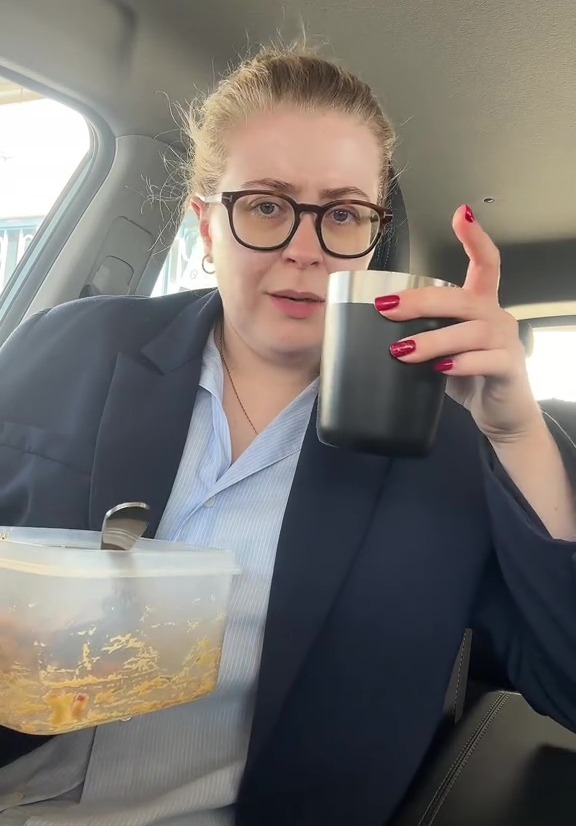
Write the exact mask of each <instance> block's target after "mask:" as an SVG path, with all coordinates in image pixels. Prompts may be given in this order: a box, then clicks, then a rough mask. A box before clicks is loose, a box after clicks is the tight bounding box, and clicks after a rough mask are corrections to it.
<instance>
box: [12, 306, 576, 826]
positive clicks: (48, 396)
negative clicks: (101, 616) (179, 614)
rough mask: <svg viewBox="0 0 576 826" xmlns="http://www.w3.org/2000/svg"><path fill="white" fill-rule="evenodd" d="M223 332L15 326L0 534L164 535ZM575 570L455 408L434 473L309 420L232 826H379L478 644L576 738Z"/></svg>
mask: <svg viewBox="0 0 576 826" xmlns="http://www.w3.org/2000/svg"><path fill="white" fill-rule="evenodd" d="M220 313H221V302H220V298H219V295H218V293H212V294H210V295H209V296H207V297H204V298H201V299H196V298H195V296H194V295H192V294H178V295H174V296H168V297H165V298H155V299H148V298H133V297H103V298H96V299H84V300H82V301H78V302H74V303H72V304H68V305H64V306H60V307H57V308H55V309H52V310H50V311H49V312H46V313H43V314H40V315H38V316H35V317H34V318H32V319H31V320H29V321H27V322H26V323H25V324H23V325H22V326H21V327H20V328H19V329H18V330H17V331H16V332H15V333H14V334H13V336H12V337H11V338H10V339H9V340H8V341H7V342H6V344H5V345H4V346H3V347H2V349H1V350H0V386H1V392H0V523H2V524H10V525H30V526H41V525H43V526H58V527H67V528H89V529H92V530H98V529H99V528H100V526H101V522H102V518H103V516H104V513H105V512H106V511H107V510H108V508H110V507H112V506H113V505H116V504H118V503H119V502H123V501H128V500H141V501H145V502H148V503H150V505H151V507H152V515H153V518H152V524H151V529H150V533H151V534H153V533H154V530H155V529H156V527H157V525H158V523H159V521H160V518H161V515H162V512H163V510H164V507H165V505H166V502H167V500H168V497H169V495H170V491H171V488H172V484H173V482H174V479H175V476H176V472H177V469H178V464H179V460H180V456H181V454H182V450H183V448H184V444H185V440H186V437H187V432H188V427H189V423H190V416H191V413H192V408H193V405H194V398H195V395H196V389H197V385H198V380H199V375H200V369H201V362H202V351H203V348H204V344H205V341H206V338H207V336H208V334H209V331H210V329H211V328H212V326H213V324H214V322H215V320H216V318H217V317H218V315H219V314H220ZM550 426H551V428H553V432H554V434H555V437H556V438H557V440H558V443H559V444H560V445H561V448H562V450H563V451H564V453H565V455H566V461H567V462H569V463H571V464H570V468H571V469H572V468H573V465H574V461H573V460H574V448H573V445H572V444H571V442H570V441H569V440H568V439H567V438H566V437H565V436H564V435H563V432H562V431H561V430H560V429H559V428H556V426H555V425H554V424H553V423H551V424H550ZM248 506H249V503H248ZM575 553H576V543H572V542H564V541H560V540H553V539H552V538H551V537H550V535H549V534H548V532H547V531H546V529H545V528H544V527H543V525H542V523H541V522H540V520H539V519H538V517H537V516H536V515H535V513H534V512H533V511H532V510H531V508H530V507H529V506H528V505H527V503H526V502H525V501H524V500H523V498H522V496H521V495H520V493H519V492H518V491H517V489H516V488H515V487H514V485H512V483H511V482H510V481H509V480H508V477H507V476H506V474H505V473H504V472H503V470H502V468H501V467H500V466H499V465H498V463H497V461H496V459H495V457H494V455H493V453H492V452H491V450H490V449H489V447H487V445H486V443H485V442H484V440H483V438H482V437H481V436H480V434H479V433H478V431H477V429H476V428H475V426H474V424H473V422H472V420H471V418H470V416H469V415H468V414H467V413H466V411H464V410H463V409H462V408H461V407H459V406H458V405H457V404H455V403H453V402H452V401H451V400H450V399H446V403H445V406H444V412H443V416H442V421H441V425H440V430H439V434H438V438H437V442H436V445H435V447H434V449H433V451H432V453H431V454H430V455H429V456H428V457H427V458H425V459H412V460H406V459H404V460H390V459H387V458H382V457H377V456H370V455H363V454H356V453H353V452H348V451H344V450H338V449H335V448H330V447H327V446H326V445H323V444H321V443H320V442H319V440H318V438H317V435H316V422H315V413H313V415H312V418H311V420H310V425H309V428H308V431H307V434H306V436H305V439H304V444H303V447H302V451H301V455H300V458H299V462H298V466H297V470H296V474H295V478H294V482H293V485H292V489H291V493H290V497H289V501H288V505H287V508H286V512H285V516H284V521H283V525H282V530H281V534H280V540H279V544H278V549H277V555H276V562H275V570H274V577H273V582H272V590H271V595H270V604H269V610H268V616H267V624H266V633H265V640H264V648H263V653H262V663H261V670H260V678H259V685H258V695H257V702H256V708H255V716H254V723H253V729H252V736H251V742H250V750H249V756H248V763H247V766H246V771H245V774H244V778H243V782H242V785H241V789H240V794H239V799H238V805H237V823H238V824H239V826H272V824H274V826H295V825H296V824H298V826H319V824H320V826H321V825H322V824H327V826H328V824H329V826H340V825H341V826H350V824H362V826H382V825H383V824H384V823H385V822H386V821H387V820H388V818H389V817H390V816H391V814H392V813H393V811H394V809H395V807H396V806H397V805H398V803H399V801H400V800H401V798H402V796H403V794H404V792H405V791H406V789H407V787H408V785H409V783H410V781H411V779H412V778H413V777H414V775H415V773H416V771H417V769H418V766H419V764H420V763H421V761H422V759H423V756H424V755H425V753H426V750H427V748H428V746H429V744H430V743H431V741H432V739H433V736H434V733H435V730H436V728H437V725H438V721H439V718H440V715H441V711H442V705H443V700H444V695H445V691H446V687H447V684H448V681H449V678H450V673H451V670H452V665H453V663H454V659H455V656H456V653H457V651H458V647H459V644H460V641H461V639H462V635H463V632H464V629H465V628H466V627H467V626H472V627H473V628H474V629H475V630H476V632H477V633H478V634H479V635H480V636H481V637H482V638H483V639H484V640H486V641H487V642H488V643H489V644H490V645H491V647H492V650H493V651H494V652H495V654H496V656H497V657H498V658H499V660H500V661H501V662H502V663H504V664H505V666H506V668H507V672H508V674H509V676H510V679H511V681H512V683H513V684H514V685H515V686H516V687H517V688H518V690H519V691H521V692H522V693H523V694H524V695H525V696H526V698H527V699H528V701H529V702H530V703H531V704H532V705H533V706H534V707H535V708H536V709H537V710H539V711H541V712H542V713H544V714H548V715H551V716H552V717H554V718H555V719H556V720H558V721H559V722H560V723H563V724H565V725H567V726H570V727H572V728H575V729H576V579H575V575H576V571H575V567H574V556H575ZM134 760H138V755H134Z"/></svg>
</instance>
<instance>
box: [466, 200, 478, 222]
mask: <svg viewBox="0 0 576 826" xmlns="http://www.w3.org/2000/svg"><path fill="white" fill-rule="evenodd" d="M464 217H465V218H466V220H467V221H468V223H469V224H473V223H474V221H475V220H476V218H475V217H474V213H473V212H472V210H471V209H470V207H469V206H468V205H466V212H465V213H464Z"/></svg>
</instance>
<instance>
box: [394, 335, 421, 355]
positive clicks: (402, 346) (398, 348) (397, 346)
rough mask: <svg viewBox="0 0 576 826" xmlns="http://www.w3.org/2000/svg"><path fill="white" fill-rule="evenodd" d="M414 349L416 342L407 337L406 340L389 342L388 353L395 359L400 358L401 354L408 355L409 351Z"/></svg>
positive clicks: (411, 351)
mask: <svg viewBox="0 0 576 826" xmlns="http://www.w3.org/2000/svg"><path fill="white" fill-rule="evenodd" d="M415 349H416V342H415V341H412V339H410V338H408V339H406V341H396V342H395V343H394V344H391V345H390V354H391V355H392V356H394V358H395V359H398V358H402V357H403V356H409V355H410V353H413V352H414V350H415Z"/></svg>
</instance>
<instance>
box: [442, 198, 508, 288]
mask: <svg viewBox="0 0 576 826" xmlns="http://www.w3.org/2000/svg"><path fill="white" fill-rule="evenodd" d="M452 228H453V230H454V233H455V235H456V237H457V238H458V240H459V241H460V243H461V244H462V246H463V247H464V251H465V253H466V255H467V256H468V258H469V260H470V264H469V265H468V271H467V273H466V280H465V281H464V288H465V289H466V290H471V291H472V292H474V293H475V294H476V295H485V296H490V297H492V298H493V299H495V300H497V299H498V285H499V283H500V253H499V251H498V247H497V246H496V244H495V243H494V241H493V240H492V239H491V238H490V236H489V235H488V233H487V232H485V231H484V230H483V229H482V227H481V226H480V224H479V223H478V221H477V220H476V217H475V215H474V213H473V212H472V210H471V208H470V207H469V206H466V205H465V206H461V207H459V208H458V209H457V210H456V212H455V213H454V218H453V219H452Z"/></svg>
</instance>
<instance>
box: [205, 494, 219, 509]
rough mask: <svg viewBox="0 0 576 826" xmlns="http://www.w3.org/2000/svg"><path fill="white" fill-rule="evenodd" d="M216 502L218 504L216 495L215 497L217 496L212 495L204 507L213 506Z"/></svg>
mask: <svg viewBox="0 0 576 826" xmlns="http://www.w3.org/2000/svg"><path fill="white" fill-rule="evenodd" d="M215 504H216V497H215V496H211V497H210V499H207V500H206V501H205V502H204V507H205V508H213V507H214V505H215Z"/></svg>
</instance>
